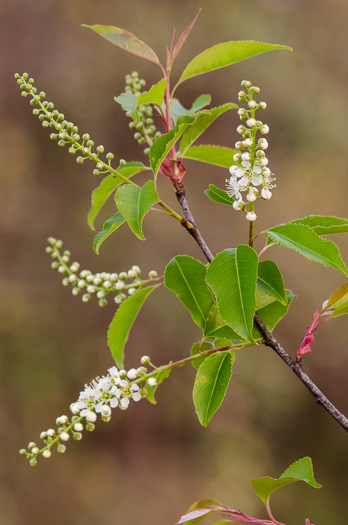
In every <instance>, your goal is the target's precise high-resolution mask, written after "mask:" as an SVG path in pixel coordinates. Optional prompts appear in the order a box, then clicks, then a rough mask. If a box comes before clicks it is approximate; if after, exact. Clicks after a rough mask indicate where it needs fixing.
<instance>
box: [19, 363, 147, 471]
mask: <svg viewBox="0 0 348 525" xmlns="http://www.w3.org/2000/svg"><path fill="white" fill-rule="evenodd" d="M141 363H142V366H141V367H139V368H137V369H135V368H131V369H130V370H128V372H127V371H126V370H119V369H118V368H117V367H116V366H113V367H111V368H109V370H108V374H107V375H106V376H102V377H97V378H96V379H94V380H93V381H92V382H91V383H90V384H89V385H85V388H84V390H83V391H82V392H80V395H79V398H78V400H77V401H76V402H75V403H72V404H71V405H70V411H71V412H72V414H73V415H72V418H71V420H69V418H68V416H66V415H63V416H60V417H58V418H57V419H56V423H57V426H58V429H57V431H55V430H54V429H53V428H49V429H48V430H46V431H44V432H41V434H40V438H41V439H42V440H43V441H44V443H45V446H44V447H43V448H41V449H40V448H39V447H38V446H37V444H36V443H35V442H33V441H32V442H30V443H29V444H28V450H26V449H24V448H23V449H21V450H20V451H19V453H20V454H21V455H22V456H26V458H27V459H28V460H29V462H30V464H31V465H32V466H35V465H36V464H37V456H38V455H40V454H41V455H42V456H43V457H44V458H49V457H51V455H52V452H51V448H52V447H53V446H54V445H56V446H57V452H59V453H64V452H65V450H66V446H65V445H64V443H65V442H67V441H68V440H69V439H70V435H72V437H73V439H75V440H77V441H79V440H80V439H82V431H83V430H84V428H86V430H89V431H92V430H94V428H95V425H94V423H95V422H96V420H97V417H98V414H100V418H101V420H102V421H105V422H106V423H107V422H109V421H110V419H111V414H112V409H113V408H116V407H118V408H120V409H121V410H127V408H128V407H129V404H130V402H131V400H133V401H135V402H137V401H140V400H141V399H142V398H143V397H145V396H146V395H147V390H146V388H145V386H144V384H145V383H146V384H147V385H148V386H149V387H154V386H156V385H157V380H156V377H154V376H155V375H156V371H155V370H154V371H153V372H151V373H149V374H148V371H147V369H146V367H145V366H143V365H144V364H150V365H151V366H152V367H153V365H152V364H151V362H150V358H149V357H148V356H144V357H143V358H142V359H141ZM149 376H150V377H149ZM138 383H142V384H143V386H139V384H138Z"/></svg>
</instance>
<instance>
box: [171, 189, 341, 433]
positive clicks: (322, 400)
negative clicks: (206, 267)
mask: <svg viewBox="0 0 348 525" xmlns="http://www.w3.org/2000/svg"><path fill="white" fill-rule="evenodd" d="M175 193H176V196H177V199H178V201H179V203H180V205H181V207H182V209H183V212H184V214H185V217H186V219H187V220H188V221H189V222H190V223H191V225H194V227H193V228H192V227H191V229H189V228H188V227H186V229H187V231H188V232H189V233H190V235H192V237H193V238H194V239H195V241H196V243H197V244H198V246H199V248H200V249H201V251H202V252H203V254H204V255H205V257H206V259H207V260H208V261H209V262H211V261H212V260H213V259H214V256H213V254H212V253H211V251H210V250H209V248H208V245H207V243H206V242H205V240H204V239H203V237H202V235H201V233H200V231H199V230H198V228H197V226H196V222H195V220H194V218H193V215H192V212H191V210H190V207H189V204H188V202H187V199H186V195H185V189H184V187H183V185H182V186H181V187H180V188H178V189H177V190H176V192H175ZM183 225H184V226H185V224H183ZM254 322H255V324H256V326H257V327H258V328H259V329H260V331H261V333H262V335H263V338H264V341H265V343H264V344H265V345H266V346H269V347H270V348H272V350H274V351H275V352H276V354H278V356H279V357H280V358H281V359H282V360H283V361H284V363H286V364H287V365H288V367H289V368H291V370H292V371H293V372H294V374H296V375H297V377H298V378H299V380H300V381H301V382H302V383H303V384H304V385H305V387H306V388H308V390H309V391H310V392H311V394H312V395H313V396H314V398H315V400H316V402H317V403H318V404H319V405H321V406H322V407H323V408H324V409H325V410H326V411H327V412H328V413H329V414H330V416H331V417H333V418H334V419H335V420H336V421H337V422H338V424H339V425H341V427H343V428H344V429H345V430H346V431H347V432H348V419H347V418H346V417H345V416H344V414H342V413H341V412H340V411H339V410H338V409H337V408H336V407H335V406H334V405H333V404H332V403H331V401H329V399H328V398H327V397H326V396H325V395H324V394H323V392H322V391H321V390H320V389H319V388H318V387H317V385H316V384H315V383H314V382H313V381H312V380H311V378H310V377H309V376H308V375H307V374H306V373H305V372H304V371H303V369H302V366H301V365H300V364H299V363H296V362H295V361H294V360H293V359H292V358H291V356H290V355H289V354H288V353H287V351H286V350H284V348H283V347H282V346H281V345H280V343H279V342H278V341H277V339H276V338H275V337H274V336H273V334H272V333H271V332H270V331H269V330H268V328H267V326H266V325H265V324H264V322H263V321H262V319H261V318H260V316H259V315H258V314H257V313H255V316H254Z"/></svg>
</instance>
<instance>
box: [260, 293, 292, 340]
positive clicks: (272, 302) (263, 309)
mask: <svg viewBox="0 0 348 525" xmlns="http://www.w3.org/2000/svg"><path fill="white" fill-rule="evenodd" d="M286 297H287V304H286V306H284V305H283V304H281V303H280V302H279V301H277V300H276V299H274V297H271V296H270V295H267V294H265V293H263V292H260V291H259V290H256V312H257V313H258V315H259V316H260V317H261V319H262V321H263V322H264V323H265V325H266V326H267V328H268V330H270V331H271V332H272V331H273V330H274V328H275V327H276V325H277V324H278V323H279V321H281V320H282V319H283V317H284V316H285V315H286V314H287V312H288V309H289V306H290V304H291V301H292V300H293V299H294V297H295V295H294V294H293V293H292V292H291V291H290V290H286ZM253 336H254V338H262V337H263V336H262V333H261V331H260V330H259V329H258V328H257V327H256V326H254V328H253Z"/></svg>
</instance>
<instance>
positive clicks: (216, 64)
mask: <svg viewBox="0 0 348 525" xmlns="http://www.w3.org/2000/svg"><path fill="white" fill-rule="evenodd" d="M276 49H287V50H288V51H292V49H291V47H288V46H281V45H275V44H264V43H263V42H254V41H252V40H244V41H243V40H242V41H239V42H233V41H232V42H224V43H222V44H217V45H216V46H213V47H210V48H208V49H206V50H205V51H203V52H202V53H200V54H199V55H197V56H196V57H195V58H194V59H193V60H191V62H190V63H189V64H188V65H187V66H186V68H185V70H184V72H183V74H182V75H181V77H180V79H179V82H178V84H181V83H182V82H184V80H187V79H189V78H192V77H196V76H197V75H202V74H203V73H208V72H209V71H214V70H215V69H220V68H222V67H226V66H229V65H231V64H235V63H236V62H240V61H241V60H246V59H247V58H250V57H253V56H255V55H259V54H260V53H266V52H267V51H272V50H276Z"/></svg>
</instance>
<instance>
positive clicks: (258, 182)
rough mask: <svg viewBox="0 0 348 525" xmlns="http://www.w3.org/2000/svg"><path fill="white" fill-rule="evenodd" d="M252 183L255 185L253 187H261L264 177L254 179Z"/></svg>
mask: <svg viewBox="0 0 348 525" xmlns="http://www.w3.org/2000/svg"><path fill="white" fill-rule="evenodd" d="M251 181H252V183H253V186H260V184H261V182H262V175H259V176H258V177H253V178H252V179H251Z"/></svg>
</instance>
